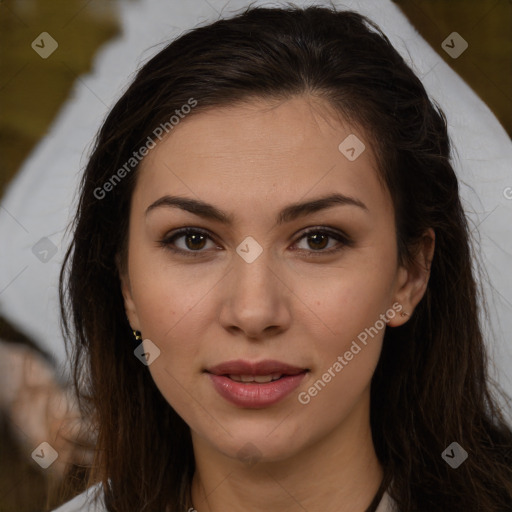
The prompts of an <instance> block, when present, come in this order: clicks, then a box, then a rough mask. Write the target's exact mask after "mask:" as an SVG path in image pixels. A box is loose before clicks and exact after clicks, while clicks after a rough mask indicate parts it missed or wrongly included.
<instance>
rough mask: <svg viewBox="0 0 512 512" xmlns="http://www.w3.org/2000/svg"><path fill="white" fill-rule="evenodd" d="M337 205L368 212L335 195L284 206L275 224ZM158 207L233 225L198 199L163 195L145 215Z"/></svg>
mask: <svg viewBox="0 0 512 512" xmlns="http://www.w3.org/2000/svg"><path fill="white" fill-rule="evenodd" d="M338 205H348V206H356V207H358V208H361V209H363V210H365V211H368V208H367V206H366V205H365V204H364V203H363V202H362V201H360V200H359V199H356V198H354V197H350V196H346V195H343V194H339V193H336V194H329V195H327V196H323V197H318V198H316V199H313V200H311V201H306V202H302V203H294V204H290V205H288V206H286V207H285V208H283V209H282V210H281V211H280V212H279V213H278V214H277V216H276V224H278V225H281V224H284V223H286V222H292V221H293V220H295V219H298V218H300V217H305V216H307V215H310V214H312V213H315V212H318V211H320V210H325V209H327V208H332V207H333V206H338ZM159 207H168V208H179V209H181V210H185V211H188V212H190V213H193V214H194V215H198V216H199V217H203V218H205V219H211V220H216V221H218V222H221V223H222V224H226V225H232V224H233V215H231V214H228V213H226V212H224V211H222V210H219V209H218V208H217V207H216V206H214V205H212V204H209V203H206V202H204V201H201V200H198V199H192V198H190V197H182V196H170V195H165V196H163V197H161V198H160V199H157V200H156V201H155V202H154V203H152V204H151V205H149V206H148V208H147V209H146V215H147V214H148V213H149V212H150V211H152V210H154V209H156V208H159Z"/></svg>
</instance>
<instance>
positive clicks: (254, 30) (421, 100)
mask: <svg viewBox="0 0 512 512" xmlns="http://www.w3.org/2000/svg"><path fill="white" fill-rule="evenodd" d="M296 95H304V96H310V97H316V98H321V99H324V100H325V101H326V103H327V104H329V105H330V106H331V107H332V109H333V111H334V112H338V113H339V114H341V115H342V116H344V117H345V118H346V119H348V120H349V121H350V122H351V123H352V124H353V125H356V126H359V127H361V129H362V130H364V133H366V135H367V137H369V140H371V142H372V145H373V149H374V152H375V154H377V155H378V159H379V168H380V172H381V178H382V180H383V182H384V183H385V184H386V185H387V187H388V188H389V190H390V192H391V196H392V199H393V203H394V208H395V216H396V231H397V240H398V248H399V260H400V261H399V262H401V263H403V262H407V261H411V259H412V256H413V255H414V251H415V250H416V248H417V244H418V241H419V240H420V239H421V237H422V235H423V233H424V232H425V230H426V229H427V228H433V229H434V231H435V234H436V250H435V255H434V258H433V261H432V262H431V275H430V281H429V284H428V288H427V291H426V293H425V296H424V297H423V299H422V300H421V302H420V303H419V305H418V307H417V308H416V310H415V312H414V315H413V316H412V318H411V319H410V320H409V321H408V322H407V323H405V324H404V325H403V326H401V327H397V328H388V329H386V332H385V337H384V344H383V349H382V354H381V358H380V361H379V364H378V366H377V369H376V371H375V374H374V376H373V380H372V387H371V427H372V433H373V438H374V443H375V448H376V452H377V456H378V458H379V460H380V462H381V464H382V466H383V468H384V471H385V473H386V475H387V476H388V478H389V479H390V480H392V484H391V486H390V489H389V492H390V494H391V496H392V497H393V498H394V499H395V500H396V502H397V504H398V506H399V509H400V510H401V511H402V512H408V511H418V512H432V511H436V512H441V511H450V512H456V511H464V512H468V511H486V512H498V511H500V512H503V511H504V510H506V509H507V507H509V509H510V510H512V508H510V507H511V506H512V469H511V460H512V457H511V452H510V449H511V446H512V432H511V429H510V427H509V426H508V425H507V424H506V422H505V420H504V419H503V416H502V414H501V412H500V408H499V406H498V405H497V404H498V402H497V401H496V398H495V397H494V396H493V395H492V394H491V392H490V390H489V384H488V382H489V379H488V376H487V362H486V357H485V351H484V343H483V339H482V332H481V328H480V324H479V316H478V312H479V308H478V300H479V299H478V297H479V295H478V293H477V291H478V290H477V286H476V283H475V279H474V275H473V271H472V261H473V255H472V251H471V245H470V237H469V230H468V226H467V221H466V218H465V214H464V211H463V208H462V206H461V202H460V199H459V191H458V182H457V179H456V176H455V173H454V171H453V168H452V166H451V163H450V143H449V139H448V135H447V128H446V120H445V117H444V114H443V113H442V111H441V110H440V109H439V108H438V107H437V106H436V105H435V104H433V102H432V101H431V100H429V98H428V96H427V94H426V92H425V89H424V87H423V86H422V84H421V82H420V80H419V79H418V78H417V77H416V76H415V74H414V73H413V72H412V71H411V69H410V68H409V67H408V66H407V64H406V63H405V62H404V60H403V59H402V57H401V56H400V55H399V54H398V52H397V51H396V50H395V49H394V48H393V46H392V45H391V43H390V42H389V40H388V39H387V37H386V36H385V35H384V34H383V33H382V32H381V31H380V29H379V28H378V27H377V26H376V25H375V24H374V23H373V22H371V21H370V20H368V19H367V18H365V17H363V16H362V15H360V14H358V13H355V12H351V11H337V10H335V9H334V8H322V7H308V8H304V9H301V8H296V7H293V6H290V7H286V8H279V9H266V8H249V9H247V10H246V11H245V12H243V13H242V14H240V15H237V16H235V17H233V18H231V19H222V20H219V21H217V22H215V23H212V24H210V25H208V26H203V27H200V28H196V29H194V30H191V31H189V32H187V33H185V34H184V35H182V36H181V37H179V38H178V39H176V40H175V41H173V42H172V43H170V44H169V45H168V46H167V47H165V48H164V49H163V50H162V51H160V52H159V53H158V54H157V55H156V56H155V57H153V58H152V59H151V60H149V62H147V63H146V64H145V65H144V66H143V67H142V68H141V69H140V70H139V72H138V74H137V76H136V78H135V80H134V81H133V83H132V84H131V85H130V87H129V88H128V89H127V90H126V92H125V93H124V94H123V96H122V97H121V99H120V100H119V101H118V102H117V103H116V105H115V106H114V107H113V109H112V110H111V112H110V114H109V115H108V117H107V118H106V120H105V122H104V124H103V126H102V128H101V130H100V132H99V134H98V137H97V140H96V145H95V148H94V151H93V153H92V155H91V157H90V159H89V162H88V165H87V167H86V169H85V172H84V175H83V179H82V182H81V191H80V199H79V204H78V209H77V213H76V217H75V220H74V226H73V227H74V238H73V240H72V244H71V246H70V248H69V250H68V252H67V254H66V258H65V262H64V265H63V268H62V272H61V282H60V295H61V308H62V315H63V320H64V321H63V327H64V330H65V333H66V336H67V337H68V338H69V340H70V341H69V343H70V345H69V346H70V347H72V349H73V361H74V377H75V386H76V389H77V392H79V393H80V395H81V399H82V406H83V409H84V412H85V414H87V415H88V416H90V417H93V418H94V420H95V423H96V424H97V428H98V443H97V457H96V464H95V468H93V469H94V471H93V472H92V481H94V480H102V481H103V486H104V491H105V500H106V504H107V507H108V510H109V511H123V512H126V511H134V510H137V511H158V512H161V511H162V510H165V509H166V507H170V508H171V509H172V510H186V509H187V507H189V506H190V501H189V491H190V482H191V478H192V476H193V472H194V457H193V452H192V445H191V438H190V432H189V428H188V426H187V425H186V424H185V422H184V421H183V420H182V419H181V418H180V417H179V416H178V415H177V414H176V413H175V412H174V410H173V409H172V407H171V406H170V405H169V404H168V403H167V402H166V400H165V399H164V398H163V397H162V395H161V393H160V392H159V390H158V389H157V387H156V385H155V384H154V382H153V380H152V378H151V376H150V374H149V372H148V370H147V368H146V367H145V366H143V365H141V364H140V363H139V361H138V360H137V359H136V358H135V357H134V355H133V349H134V346H135V345H132V344H131V343H130V340H131V339H133V335H132V331H131V328H130V325H129V323H128V320H127V318H126V315H125V310H124V304H123V298H122V295H121V291H120V280H119V274H118V267H117V265H116V259H117V257H118V256H119V255H121V260H120V261H121V264H122V262H123V261H124V260H125V257H126V251H125V250H126V238H127V228H128V220H129V216H130V200H131V196H132V193H133V189H134V186H135V182H136V176H137V169H136V168H135V169H134V170H133V171H131V172H130V173H127V175H126V177H125V178H124V179H122V180H120V181H119V183H116V184H115V186H114V187H112V190H110V191H109V192H108V194H107V195H106V196H105V197H104V198H102V199H98V198H97V195H95V193H94V191H95V190H97V189H98V187H102V186H103V185H104V184H105V183H106V182H107V181H108V180H109V179H111V177H112V175H113V174H115V173H116V171H117V170H118V169H119V168H121V167H122V166H123V165H124V164H125V163H126V162H127V161H128V160H129V159H130V157H131V156H132V153H133V151H136V150H137V149H138V148H140V147H141V146H142V145H143V144H144V143H145V141H146V140H147V137H148V136H150V135H151V134H152V133H153V131H154V129H155V128H156V127H157V126H158V125H160V123H163V122H166V121H167V120H168V119H169V116H170V115H172V114H173V113H174V112H175V110H176V109H180V107H181V106H182V105H184V104H187V102H188V101H189V99H190V98H194V99H195V100H196V101H197V106H196V107H195V108H194V109H193V111H192V112H191V113H190V114H189V115H197V114H198V113H200V112H202V111H204V110H206V109H210V108H215V107H218V106H223V105H228V104H233V103H235V102H238V101H243V100H250V99H251V98H263V99H275V100H285V99H287V98H291V97H293V96H296ZM171 136H172V135H171ZM68 315H69V318H68ZM453 441H456V442H458V443H459V444H460V445H461V446H462V447H463V448H464V449H465V450H466V451H467V452H468V454H469V457H468V459H467V460H466V461H465V462H464V463H463V464H462V465H461V466H460V467H459V468H457V469H452V468H451V467H450V466H449V465H448V464H447V463H446V462H445V461H444V460H443V458H442V457H441V453H442V452H443V450H444V449H445V448H446V447H447V446H448V445H450V443H452V442H453Z"/></svg>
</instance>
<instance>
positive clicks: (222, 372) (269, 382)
mask: <svg viewBox="0 0 512 512" xmlns="http://www.w3.org/2000/svg"><path fill="white" fill-rule="evenodd" d="M307 371H308V369H307V368H300V367H297V366H292V365H289V364H287V363H282V362H280V361H272V360H265V361H260V362H250V361H243V360H237V361H227V362H225V363H221V364H219V365H216V366H213V367H211V368H209V369H207V370H206V373H207V374H208V376H209V377H210V380H211V382H212V384H213V386H214V388H215V389H216V391H217V392H218V393H219V394H220V395H221V396H222V397H223V398H225V399H226V400H228V401H229V402H231V403H232V404H234V405H237V406H239V407H246V408H263V407H267V406H270V405H273V404H275V403H277V402H279V401H280V400H282V399H283V398H285V397H286V396H287V395H288V394H290V393H291V392H292V391H293V390H294V389H295V388H296V387H297V386H298V385H299V384H300V382H301V381H302V379H303V378H304V376H305V374H306V372H307Z"/></svg>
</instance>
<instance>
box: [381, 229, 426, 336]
mask: <svg viewBox="0 0 512 512" xmlns="http://www.w3.org/2000/svg"><path fill="white" fill-rule="evenodd" d="M435 239H436V236H435V232H434V230H433V229H432V228H429V229H427V230H426V231H425V233H424V234H423V237H422V238H421V240H420V242H419V243H418V247H417V249H416V252H415V255H414V258H413V260H412V261H410V262H409V263H406V264H404V266H400V268H399V269H398V278H397V285H396V291H395V295H394V299H395V303H396V302H397V303H398V304H401V306H402V309H401V310H400V314H398V315H395V317H394V318H392V319H390V320H389V322H388V325H389V326H391V327H397V326H399V325H403V324H404V323H405V322H407V320H408V319H409V318H410V317H411V316H412V314H413V312H414V308H415V307H416V306H417V305H418V303H419V302H420V300H421V299H422V297H423V295H424V294H425V291H426V289H427V285H428V280H429V278H430V266H431V263H432V258H433V257H434V248H435ZM404 313H406V314H404Z"/></svg>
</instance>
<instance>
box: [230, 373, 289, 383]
mask: <svg viewBox="0 0 512 512" xmlns="http://www.w3.org/2000/svg"><path fill="white" fill-rule="evenodd" d="M281 376H282V374H281V373H272V374H271V375H229V378H230V379H231V380H234V381H236V382H257V383H259V384H264V383H266V382H272V381H273V380H277V379H279V378H280V377H281Z"/></svg>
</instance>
